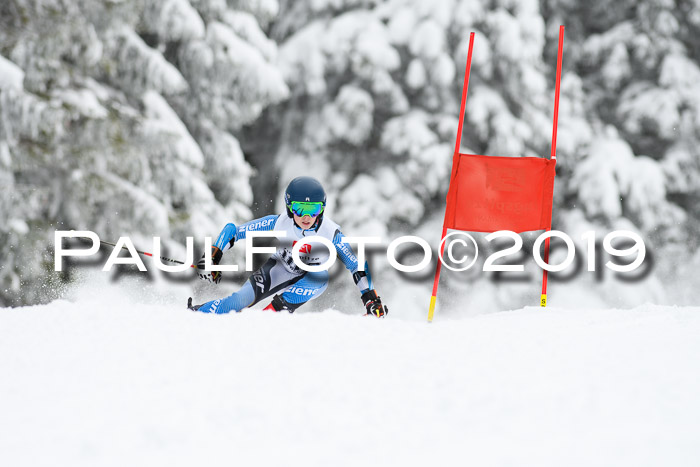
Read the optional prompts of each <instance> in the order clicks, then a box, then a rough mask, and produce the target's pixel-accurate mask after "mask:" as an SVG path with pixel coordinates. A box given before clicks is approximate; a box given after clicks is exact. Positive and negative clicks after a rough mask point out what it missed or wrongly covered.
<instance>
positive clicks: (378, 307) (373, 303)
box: [362, 289, 389, 318]
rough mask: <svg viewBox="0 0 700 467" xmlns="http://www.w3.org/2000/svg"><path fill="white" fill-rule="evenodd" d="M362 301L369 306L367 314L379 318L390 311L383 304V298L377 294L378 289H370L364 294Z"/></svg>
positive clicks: (366, 306)
mask: <svg viewBox="0 0 700 467" xmlns="http://www.w3.org/2000/svg"><path fill="white" fill-rule="evenodd" d="M362 303H364V304H365V308H367V314H368V315H372V316H376V317H377V318H383V317H384V316H386V315H387V314H388V313H389V309H388V308H387V307H386V306H384V305H382V300H381V298H379V296H378V295H377V292H376V290H374V289H372V290H368V291H367V292H365V293H363V294H362Z"/></svg>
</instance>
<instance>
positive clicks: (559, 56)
mask: <svg viewBox="0 0 700 467" xmlns="http://www.w3.org/2000/svg"><path fill="white" fill-rule="evenodd" d="M563 49H564V25H561V26H559V50H558V51H557V82H556V85H555V88H554V125H553V127H552V154H551V156H550V159H551V160H553V161H554V163H555V164H556V162H557V123H558V120H559V84H560V83H561V59H562V52H563ZM552 183H554V181H552ZM549 230H552V217H551V213H550V218H549V229H548V231H549ZM544 262H545V263H546V264H549V237H547V238H546V239H545V240H544ZM540 306H541V307H545V306H547V270H546V269H543V270H542V295H541V296H540Z"/></svg>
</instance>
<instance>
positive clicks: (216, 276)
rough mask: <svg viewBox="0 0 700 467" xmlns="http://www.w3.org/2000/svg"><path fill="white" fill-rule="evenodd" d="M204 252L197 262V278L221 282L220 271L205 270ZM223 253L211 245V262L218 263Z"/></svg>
mask: <svg viewBox="0 0 700 467" xmlns="http://www.w3.org/2000/svg"><path fill="white" fill-rule="evenodd" d="M206 255H207V254H206V253H204V254H203V255H202V259H200V260H199V262H198V263H197V269H198V271H197V273H198V274H199V278H200V279H202V280H203V281H208V282H211V283H213V284H218V283H219V282H221V271H205V270H204V269H205V267H206V266H205V263H204V261H205V258H206ZM223 255H224V252H223V251H221V250H219V249H218V248H217V247H215V246H212V247H211V262H212V264H215V265H217V264H219V262H220V261H221V257H222V256H223Z"/></svg>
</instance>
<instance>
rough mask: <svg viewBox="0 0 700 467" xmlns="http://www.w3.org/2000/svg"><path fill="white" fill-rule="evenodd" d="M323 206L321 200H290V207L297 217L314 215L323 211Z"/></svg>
mask: <svg viewBox="0 0 700 467" xmlns="http://www.w3.org/2000/svg"><path fill="white" fill-rule="evenodd" d="M323 207H324V206H323V203H321V202H313V203H308V202H306V203H304V202H301V201H292V204H291V206H290V209H291V210H292V212H293V213H294V214H296V215H297V216H299V217H304V216H311V217H316V216H318V215H319V214H321V213H322V212H323Z"/></svg>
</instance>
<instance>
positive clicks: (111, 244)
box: [100, 240, 197, 269]
mask: <svg viewBox="0 0 700 467" xmlns="http://www.w3.org/2000/svg"><path fill="white" fill-rule="evenodd" d="M100 243H104V244H105V245H110V246H113V247H116V246H117V244H116V243H111V242H105V241H104V240H100ZM122 250H126V251H129V249H128V248H126V247H124V246H122ZM134 250H135V251H136V253H140V254H142V255H145V256H150V257H151V258H153V254H151V253H147V252H145V251H141V250H136V249H135V248H134ZM159 258H160V259H162V260H163V261H170V262H171V263H177V264H185V263H183V262H182V261H178V260H176V259H172V258H166V257H165V256H160V257H159ZM190 267H191V268H195V269H196V268H197V266H195V265H194V264H190Z"/></svg>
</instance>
